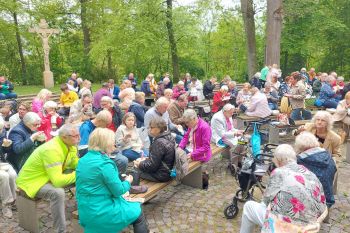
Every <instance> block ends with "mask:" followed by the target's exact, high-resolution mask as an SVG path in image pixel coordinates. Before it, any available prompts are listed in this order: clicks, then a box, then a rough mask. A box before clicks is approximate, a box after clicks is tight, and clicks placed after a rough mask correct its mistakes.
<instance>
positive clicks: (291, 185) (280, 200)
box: [240, 144, 327, 233]
mask: <svg viewBox="0 0 350 233" xmlns="http://www.w3.org/2000/svg"><path fill="white" fill-rule="evenodd" d="M273 162H274V164H275V165H276V167H277V168H276V169H275V170H273V171H272V173H271V176H270V179H269V181H268V184H267V187H266V190H265V192H264V195H263V202H261V203H258V202H255V201H248V202H246V204H245V205H244V208H243V214H242V222H241V230H240V233H252V232H253V231H254V227H255V225H259V226H260V227H263V231H262V232H280V231H279V230H278V227H279V226H281V225H283V226H285V225H288V226H289V228H290V229H292V227H296V228H299V229H298V230H301V231H300V232H305V230H303V228H304V227H306V226H307V225H309V224H313V223H315V222H316V221H317V219H318V218H319V217H320V216H321V215H322V214H323V213H324V211H326V209H327V206H326V198H325V196H324V193H323V188H322V184H321V183H320V181H319V180H318V179H317V177H316V176H315V174H314V173H312V172H310V171H309V170H307V169H306V168H305V167H304V166H302V165H298V164H297V163H296V155H295V152H294V150H293V147H292V146H290V145H287V144H282V145H279V146H278V147H277V148H276V150H275V153H274V158H273ZM268 206H269V209H267V207H268ZM264 218H265V220H264ZM273 229H275V231H273ZM298 230H297V231H295V229H293V230H290V231H289V232H299V231H298Z"/></svg>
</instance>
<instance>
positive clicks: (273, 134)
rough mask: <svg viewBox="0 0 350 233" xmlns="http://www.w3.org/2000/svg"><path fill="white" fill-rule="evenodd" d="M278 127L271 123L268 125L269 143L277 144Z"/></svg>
mask: <svg viewBox="0 0 350 233" xmlns="http://www.w3.org/2000/svg"><path fill="white" fill-rule="evenodd" d="M278 138H279V129H278V128H277V127H275V126H273V125H269V143H272V144H278V143H279V140H278Z"/></svg>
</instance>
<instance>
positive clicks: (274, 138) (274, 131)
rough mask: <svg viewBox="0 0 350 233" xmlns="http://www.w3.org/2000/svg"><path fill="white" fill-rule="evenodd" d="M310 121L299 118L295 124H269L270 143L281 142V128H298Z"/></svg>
mask: <svg viewBox="0 0 350 233" xmlns="http://www.w3.org/2000/svg"><path fill="white" fill-rule="evenodd" d="M308 122H310V120H299V121H294V123H295V125H281V124H277V125H276V124H271V123H270V124H269V143H272V144H279V132H280V130H281V129H296V128H298V127H300V126H302V125H305V124H306V123H308Z"/></svg>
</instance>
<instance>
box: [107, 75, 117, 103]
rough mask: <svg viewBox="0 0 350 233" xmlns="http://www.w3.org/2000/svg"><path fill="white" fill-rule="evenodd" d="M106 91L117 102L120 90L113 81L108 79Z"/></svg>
mask: <svg viewBox="0 0 350 233" xmlns="http://www.w3.org/2000/svg"><path fill="white" fill-rule="evenodd" d="M108 90H109V93H111V95H112V98H113V99H117V100H119V97H118V96H119V92H120V89H119V87H118V86H117V85H115V84H114V79H109V80H108Z"/></svg>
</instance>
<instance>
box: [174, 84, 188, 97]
mask: <svg viewBox="0 0 350 233" xmlns="http://www.w3.org/2000/svg"><path fill="white" fill-rule="evenodd" d="M183 94H186V90H185V83H184V82H183V81H179V82H178V83H177V85H176V86H175V87H174V88H173V99H174V100H177V98H178V97H179V96H180V95H183Z"/></svg>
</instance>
